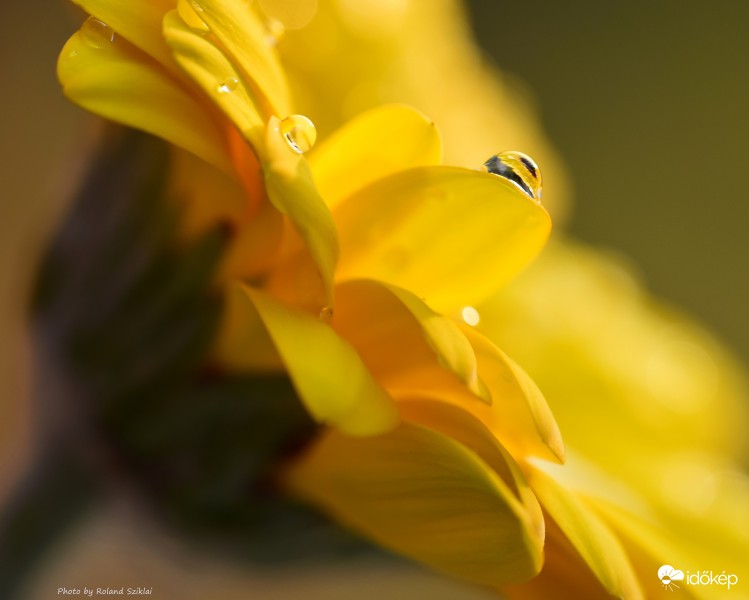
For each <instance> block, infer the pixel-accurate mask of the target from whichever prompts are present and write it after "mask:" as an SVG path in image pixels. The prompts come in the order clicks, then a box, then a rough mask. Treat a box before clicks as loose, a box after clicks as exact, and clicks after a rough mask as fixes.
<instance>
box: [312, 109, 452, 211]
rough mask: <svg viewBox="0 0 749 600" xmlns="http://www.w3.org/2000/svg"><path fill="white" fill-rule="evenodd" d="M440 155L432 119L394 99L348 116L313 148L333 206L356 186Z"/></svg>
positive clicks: (318, 177) (319, 180) (320, 184)
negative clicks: (351, 116)
mask: <svg viewBox="0 0 749 600" xmlns="http://www.w3.org/2000/svg"><path fill="white" fill-rule="evenodd" d="M441 159H442V142H441V140H440V136H439V132H438V131H437V128H436V127H435V125H434V123H433V122H432V121H430V120H429V119H428V118H427V117H425V116H424V115H423V114H421V113H420V112H418V111H417V110H416V109H413V108H411V107H410V106H406V105H403V104H390V105H386V106H381V107H378V108H376V109H373V110H369V111H367V112H365V113H362V114H360V115H359V116H357V117H356V118H354V119H352V120H350V121H348V122H347V123H346V124H345V125H343V127H341V128H340V129H338V130H337V131H336V132H335V133H333V135H331V136H330V137H328V138H326V139H325V141H324V142H323V143H321V144H319V145H318V146H316V147H315V148H314V149H313V150H312V152H310V157H309V161H310V167H311V168H312V173H313V174H314V176H315V183H316V184H317V188H318V189H319V190H320V193H321V194H322V196H323V198H325V201H326V202H327V203H328V206H330V207H331V208H333V207H335V206H337V205H338V204H339V203H340V202H341V201H342V200H344V199H345V198H346V197H348V196H349V195H350V194H351V193H352V192H354V191H356V190H358V189H360V188H363V187H365V186H366V185H368V184H370V183H372V182H374V181H377V180H378V179H382V178H383V177H387V176H388V175H392V174H393V173H397V172H398V171H403V170H406V169H410V168H412V167H420V166H426V165H437V164H439V163H440V161H441Z"/></svg>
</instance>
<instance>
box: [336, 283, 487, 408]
mask: <svg viewBox="0 0 749 600" xmlns="http://www.w3.org/2000/svg"><path fill="white" fill-rule="evenodd" d="M331 324H332V325H333V327H334V328H335V329H336V331H338V332H339V333H340V334H341V335H342V336H343V337H344V338H346V339H347V340H348V341H350V342H351V344H352V345H353V346H354V347H355V348H356V349H357V352H359V354H360V356H361V357H362V359H363V360H364V362H365V364H366V365H367V366H368V368H369V369H370V371H371V372H372V373H373V374H374V375H375V377H377V379H378V381H380V382H381V383H382V384H383V385H384V386H385V388H386V389H388V390H389V391H390V393H391V394H392V395H393V396H394V397H396V398H397V397H404V396H410V395H414V394H418V393H419V392H428V391H431V392H432V393H439V392H440V391H442V390H444V389H446V388H452V387H456V384H457V383H461V384H462V385H464V386H465V387H466V388H468V390H470V391H471V392H472V393H473V394H474V395H475V396H476V397H477V398H480V399H482V400H483V401H485V402H487V403H490V402H491V397H490V395H489V393H488V391H487V390H486V388H485V387H484V386H483V384H482V382H481V381H480V380H479V378H478V370H477V366H476V357H475V355H474V353H473V348H472V347H471V344H470V343H469V342H468V340H467V339H466V337H465V335H463V333H462V332H461V331H460V329H459V328H458V326H457V325H456V324H455V323H454V322H453V321H452V320H450V319H448V318H446V317H443V316H441V315H439V314H437V313H435V312H434V311H433V310H432V309H431V308H429V307H428V306H427V305H426V304H424V302H422V301H421V300H420V299H419V298H418V297H416V296H414V295H413V294H411V293H410V292H407V291H406V290H403V289H401V288H398V287H395V286H388V285H385V284H381V283H380V282H377V281H371V280H355V281H347V282H344V283H342V284H340V285H338V286H337V287H336V309H335V314H334V317H333V319H332V321H331ZM456 378H457V380H456Z"/></svg>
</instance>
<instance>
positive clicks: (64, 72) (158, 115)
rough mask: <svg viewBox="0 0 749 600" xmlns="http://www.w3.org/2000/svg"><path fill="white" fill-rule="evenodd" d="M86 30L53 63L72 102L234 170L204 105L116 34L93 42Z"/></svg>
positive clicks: (71, 40) (224, 144)
mask: <svg viewBox="0 0 749 600" xmlns="http://www.w3.org/2000/svg"><path fill="white" fill-rule="evenodd" d="M89 35H91V33H90V32H86V31H79V32H77V33H76V34H74V35H73V36H72V37H71V38H70V39H69V40H68V42H67V43H66V44H65V47H64V48H63V50H62V52H61V53H60V58H59V60H58V63H57V75H58V78H59V79H60V82H61V83H62V86H63V92H64V94H65V95H66V96H67V97H68V98H69V99H70V100H71V101H73V102H75V103H76V104H78V105H79V106H81V107H83V108H85V109H86V110H89V111H91V112H93V113H96V114H98V115H100V116H102V117H105V118H107V119H112V120H113V121H117V122H119V123H122V124H124V125H128V126H130V127H135V128H137V129H142V130H143V131H146V132H148V133H152V134H154V135H156V136H159V137H161V138H163V139H165V140H167V141H169V142H171V143H173V144H176V145H177V146H180V147H182V148H184V149H185V150H188V151H190V152H192V153H193V154H195V155H196V156H199V157H200V158H202V159H203V160H205V161H207V162H209V163H211V164H212V165H215V166H216V167H218V168H219V169H221V170H223V171H225V172H228V173H230V172H231V171H232V167H231V163H230V160H229V156H228V150H227V147H226V142H225V140H224V138H223V133H222V130H221V128H220V126H219V125H217V123H216V122H214V121H213V120H212V119H211V115H210V110H208V108H209V107H208V106H207V105H204V104H203V103H201V102H200V101H199V100H197V99H195V98H194V97H193V96H192V95H191V94H190V92H189V91H188V90H187V89H186V88H185V87H184V86H183V85H182V84H181V83H179V82H178V81H177V80H176V79H174V78H173V77H171V76H169V75H168V74H167V73H166V72H165V71H164V69H162V68H161V67H160V66H159V65H157V64H156V63H154V61H153V60H152V59H151V58H150V57H148V56H147V55H145V54H143V53H142V52H141V51H140V50H138V49H137V48H135V47H134V46H132V45H131V44H130V43H129V42H127V41H126V40H124V39H122V38H120V37H117V36H115V38H114V41H112V42H109V41H108V40H105V39H104V40H102V39H100V40H98V41H97V43H91V39H90V37H88V36H89Z"/></svg>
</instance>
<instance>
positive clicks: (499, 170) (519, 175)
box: [484, 151, 541, 203]
mask: <svg viewBox="0 0 749 600" xmlns="http://www.w3.org/2000/svg"><path fill="white" fill-rule="evenodd" d="M484 170H485V171H486V172H487V173H491V174H493V175H497V176H499V177H502V178H504V179H506V180H507V181H510V182H511V183H513V184H514V185H515V186H516V187H518V188H520V190H521V191H522V192H523V193H524V194H525V195H526V196H528V197H529V198H531V200H535V201H536V202H539V203H540V202H541V171H540V170H539V168H538V165H537V164H536V163H535V161H534V160H533V159H532V158H531V157H530V156H528V155H527V154H523V153H522V152H516V151H510V152H501V153H499V154H495V155H494V156H492V157H491V158H490V159H489V160H487V161H486V162H485V163H484Z"/></svg>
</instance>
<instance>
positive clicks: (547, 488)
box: [526, 463, 644, 600]
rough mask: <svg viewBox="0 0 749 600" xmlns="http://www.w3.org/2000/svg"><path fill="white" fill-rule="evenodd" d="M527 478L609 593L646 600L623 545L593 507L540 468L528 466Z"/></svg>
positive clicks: (628, 598) (547, 509)
mask: <svg viewBox="0 0 749 600" xmlns="http://www.w3.org/2000/svg"><path fill="white" fill-rule="evenodd" d="M537 464H540V463H537ZM526 475H527V477H528V481H529V483H530V486H531V488H532V489H533V491H534V493H535V494H536V495H537V496H538V498H539V500H540V502H541V504H542V505H543V507H544V509H545V510H546V511H547V512H548V513H549V515H550V516H551V518H552V519H554V522H555V523H556V524H557V525H558V526H559V528H560V530H561V531H562V532H563V533H564V535H565V536H566V537H567V539H568V540H569V541H570V542H571V543H572V545H573V546H574V548H575V549H576V550H577V552H578V553H579V554H580V556H581V557H582V558H583V560H584V561H585V563H586V564H587V565H588V566H589V567H590V569H591V570H592V571H593V572H594V573H595V575H596V577H598V580H599V581H600V582H601V583H602V584H603V586H604V587H605V588H606V589H607V590H608V591H609V593H611V594H613V595H614V596H616V597H618V598H624V599H627V600H636V599H638V598H644V595H643V593H642V590H641V588H640V584H639V582H638V579H637V576H636V575H635V572H634V569H633V567H632V564H631V562H630V560H629V557H628V556H627V554H626V551H625V550H624V548H623V546H622V544H621V542H620V541H619V539H618V538H617V537H616V535H615V534H614V533H613V532H612V531H611V529H610V528H609V527H608V525H606V523H605V522H604V521H603V520H602V519H601V518H600V517H598V516H597V515H596V514H595V513H594V512H593V511H592V510H591V507H590V506H589V505H587V504H586V502H585V501H584V500H583V499H582V498H581V497H579V496H577V495H576V494H575V493H574V492H571V491H570V490H568V489H567V488H566V487H565V486H563V485H561V484H559V483H558V482H556V481H555V480H554V479H553V478H552V477H551V476H550V475H548V474H547V473H546V472H544V471H543V470H541V469H540V468H538V467H537V466H533V465H531V466H529V468H528V469H527V471H526Z"/></svg>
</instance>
